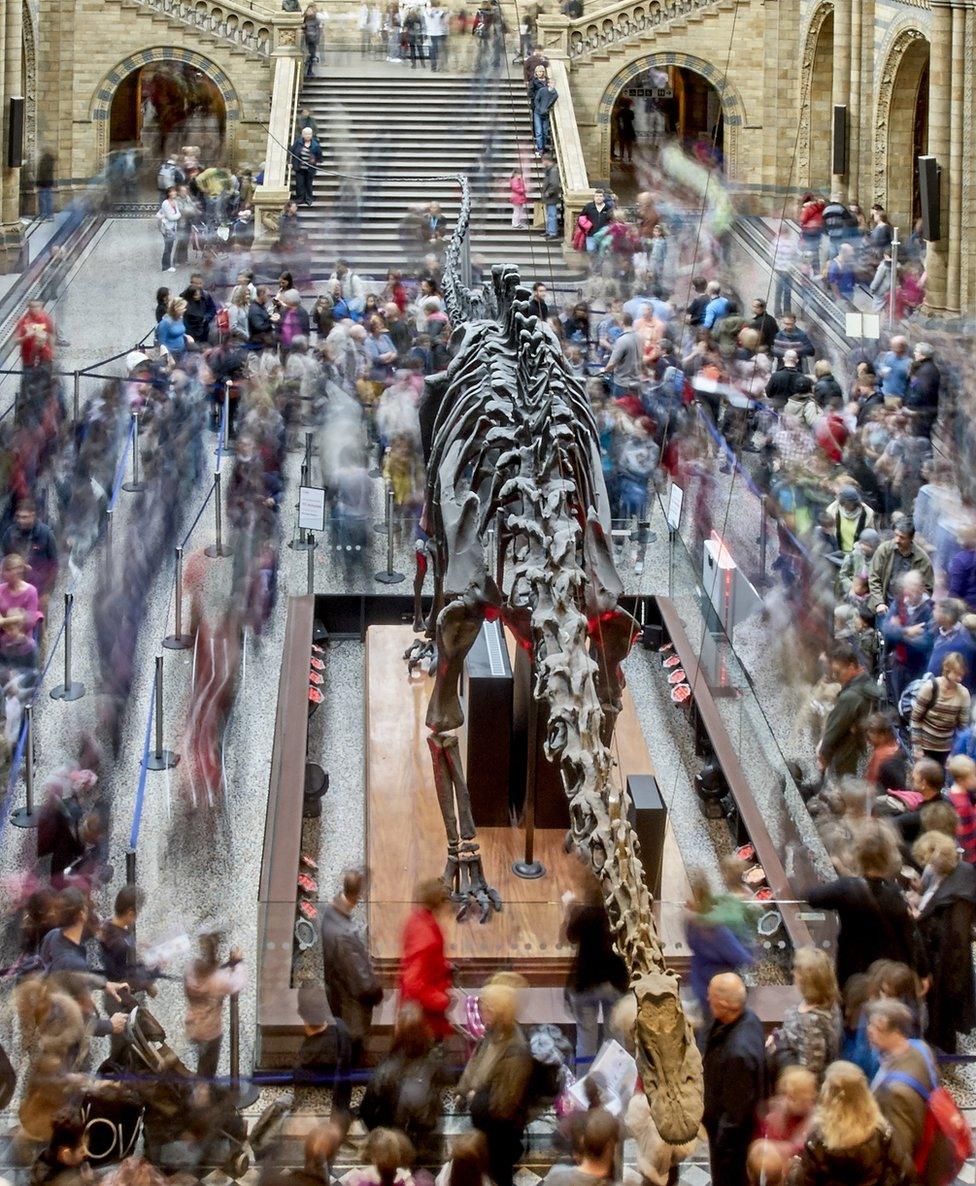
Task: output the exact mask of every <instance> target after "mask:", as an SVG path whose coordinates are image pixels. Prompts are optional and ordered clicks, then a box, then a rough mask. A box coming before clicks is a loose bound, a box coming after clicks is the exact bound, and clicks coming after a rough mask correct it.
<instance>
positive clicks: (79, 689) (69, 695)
mask: <svg viewBox="0 0 976 1186" xmlns="http://www.w3.org/2000/svg"><path fill="white" fill-rule="evenodd" d="M84 694H85V685H84V684H82V683H79V682H78V681H77V680H75V681H74V682H72V683H70V684H68V686H67V687H65V686H64V684H58V686H57V687H56V688H52V689H51V699H52V700H80V699H81V698H82V696H84Z"/></svg>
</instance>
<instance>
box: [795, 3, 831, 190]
mask: <svg viewBox="0 0 976 1186" xmlns="http://www.w3.org/2000/svg"><path fill="white" fill-rule="evenodd" d="M810 32H811V36H812V37H814V38H815V42H814V49H813V58H812V61H811V62H810V77H809V82H808V84H807V85H808V87H809V90H808V92H807V111H808V116H807V119H808V124H807V176H806V178H805V179H804V178H803V175H802V173H801V175H800V176H801V184H805V185H808V186H809V187H810V188H811V189H815V190H823V191H824V192H827V191H829V189H830V178H831V159H830V152H831V141H832V136H833V130H832V126H831V125H832V111H831V103H832V91H833V86H834V12H833V9H829V10H825V14H824V15H823V16H822V19H821V20H820V25H819V28H817V27H816V26H811V30H810Z"/></svg>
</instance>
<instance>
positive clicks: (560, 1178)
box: [544, 1107, 620, 1186]
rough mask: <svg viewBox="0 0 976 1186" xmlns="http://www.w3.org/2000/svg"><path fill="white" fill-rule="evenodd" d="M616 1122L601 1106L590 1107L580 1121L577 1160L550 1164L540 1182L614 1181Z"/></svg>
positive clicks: (580, 1184) (549, 1185) (588, 1185)
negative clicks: (574, 1162)
mask: <svg viewBox="0 0 976 1186" xmlns="http://www.w3.org/2000/svg"><path fill="white" fill-rule="evenodd" d="M619 1140H620V1125H619V1122H618V1121H617V1119H616V1118H615V1117H614V1116H611V1115H610V1113H609V1112H608V1111H607V1110H606V1109H605V1108H601V1107H594V1108H590V1110H589V1111H588V1112H587V1113H586V1115H585V1117H584V1118H583V1119H582V1121H581V1126H580V1133H579V1139H578V1144H577V1148H576V1150H575V1157H576V1162H577V1164H576V1165H574V1166H571V1165H554V1166H553V1167H552V1169H551V1170H550V1171H549V1173H548V1174H546V1176H545V1179H544V1186H601V1184H605V1183H609V1182H614V1181H616V1164H617V1146H618V1142H619Z"/></svg>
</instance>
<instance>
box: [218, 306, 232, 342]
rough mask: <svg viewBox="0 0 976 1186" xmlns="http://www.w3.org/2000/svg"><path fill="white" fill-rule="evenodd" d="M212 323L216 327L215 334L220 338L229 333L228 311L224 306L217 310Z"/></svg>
mask: <svg viewBox="0 0 976 1186" xmlns="http://www.w3.org/2000/svg"><path fill="white" fill-rule="evenodd" d="M214 322H215V324H216V326H217V333H218V334H220V336H221V337H226V336H227V334H229V333H230V310H229V309H228V308H227V306H226V305H225V306H223V308H220V309H218V310H217V316H216V317H215V318H214Z"/></svg>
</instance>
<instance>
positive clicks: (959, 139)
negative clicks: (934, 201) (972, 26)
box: [946, 3, 966, 309]
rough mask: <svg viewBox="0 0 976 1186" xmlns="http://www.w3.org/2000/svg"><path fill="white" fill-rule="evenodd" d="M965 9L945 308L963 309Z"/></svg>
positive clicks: (955, 99) (955, 49) (953, 111)
mask: <svg viewBox="0 0 976 1186" xmlns="http://www.w3.org/2000/svg"><path fill="white" fill-rule="evenodd" d="M965 38H966V9H965V8H964V7H963V6H962V5H961V4H958V3H957V4H953V6H952V73H951V76H950V79H949V228H948V236H949V259H948V261H947V266H946V305H947V306H948V307H949V308H950V309H961V308H962V292H961V289H962V198H963V194H962V161H963V137H964V129H963V89H964V82H963V78H964V71H965V54H964V43H965Z"/></svg>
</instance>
